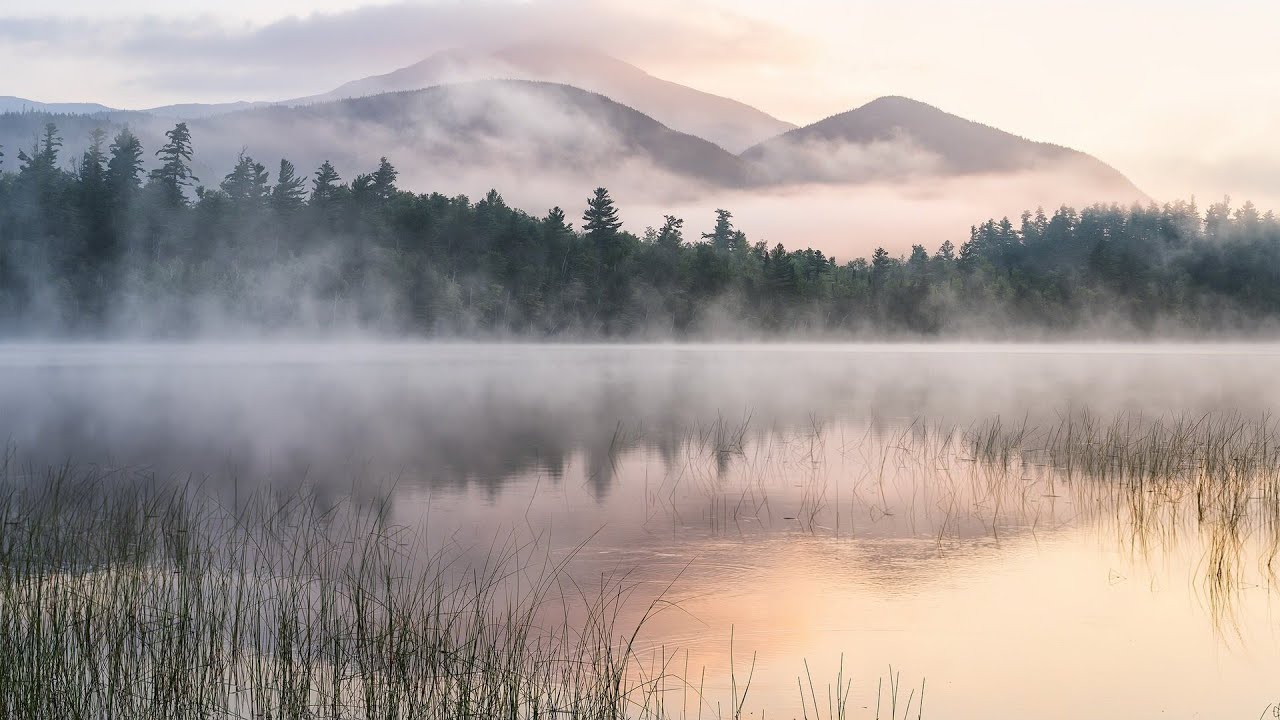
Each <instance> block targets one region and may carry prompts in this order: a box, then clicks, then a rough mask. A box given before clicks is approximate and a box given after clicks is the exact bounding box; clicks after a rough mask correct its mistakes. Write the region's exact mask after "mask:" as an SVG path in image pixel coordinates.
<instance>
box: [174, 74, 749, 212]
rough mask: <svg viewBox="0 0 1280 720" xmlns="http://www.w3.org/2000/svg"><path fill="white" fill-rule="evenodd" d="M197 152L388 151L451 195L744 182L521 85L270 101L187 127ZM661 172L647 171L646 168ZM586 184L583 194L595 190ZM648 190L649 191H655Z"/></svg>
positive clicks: (552, 93)
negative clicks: (467, 186) (494, 188)
mask: <svg viewBox="0 0 1280 720" xmlns="http://www.w3.org/2000/svg"><path fill="white" fill-rule="evenodd" d="M191 129H192V134H193V137H194V138H195V142H196V150H197V154H200V155H203V156H204V157H205V158H206V162H208V157H209V153H212V154H213V156H214V157H217V158H218V159H219V161H220V162H221V163H222V164H223V166H225V167H229V161H230V160H233V159H234V157H235V154H236V153H237V152H238V151H239V150H240V149H241V148H244V149H245V150H246V151H247V152H248V153H249V154H250V155H252V156H253V157H255V158H259V159H262V160H264V161H265V160H268V159H274V158H279V157H287V158H289V159H291V160H293V161H294V162H295V163H296V164H298V166H299V167H300V168H313V167H315V166H316V165H318V164H319V163H320V162H321V161H323V160H326V159H328V160H332V161H333V162H334V163H335V165H337V166H338V168H339V171H340V172H342V173H343V174H344V176H349V175H350V174H353V173H355V172H357V171H368V170H371V169H373V168H375V167H376V166H377V161H378V157H379V156H380V155H386V156H387V157H389V158H391V159H392V161H393V162H395V163H396V164H397V166H398V167H400V168H401V170H402V173H404V174H405V176H406V177H414V178H418V179H421V180H424V181H427V182H425V183H422V184H421V185H420V186H423V185H425V186H426V187H433V188H448V187H450V186H451V185H452V183H453V181H455V180H456V179H457V178H459V177H461V176H462V175H470V176H475V177H477V178H479V177H481V176H484V175H486V174H487V175H489V176H491V180H489V181H488V182H489V183H491V184H493V185H497V184H500V181H501V180H503V179H506V178H512V177H515V178H519V179H520V182H522V183H525V184H527V183H538V182H540V181H542V180H544V179H545V178H548V177H552V176H561V177H568V178H576V179H577V180H578V182H580V183H587V184H591V183H603V182H604V181H605V180H608V179H614V178H620V177H621V176H622V175H627V174H633V175H635V176H636V177H637V178H639V177H642V176H644V175H646V174H648V175H650V176H652V177H650V181H651V182H658V183H660V182H662V181H663V179H660V178H665V179H666V180H671V179H673V178H679V179H683V180H692V181H695V182H698V183H705V184H710V185H716V186H737V185H741V184H742V183H743V182H744V181H745V178H746V173H745V169H744V164H743V162H742V161H741V160H740V159H739V158H738V157H736V156H735V155H733V154H731V153H729V152H727V151H725V150H724V149H722V148H720V147H719V146H717V145H715V144H713V143H711V142H708V141H706V140H703V139H701V138H698V137H694V136H692V135H687V134H684V133H680V132H677V131H675V130H672V129H670V128H668V127H666V126H665V125H663V124H662V123H660V122H658V121H657V120H655V119H653V118H651V117H649V116H647V115H645V114H643V113H640V112H638V111H636V110H633V109H632V108H629V107H627V106H625V105H621V104H619V103H617V102H614V101H613V100H611V99H609V98H607V97H604V96H603V95H599V94H596V93H591V92H587V91H585V90H581V89H579V88H575V87H571V86H568V85H559V84H554V83H544V82H532V81H524V80H485V81H475V82H463V83H455V84H451V85H443V86H437V87H432V88H427V89H424V90H413V91H404V92H391V93H382V94H379V95H370V96H367V97H360V98H352V99H347V100H336V101H332V102H323V103H316V104H312V105H302V106H297V107H286V106H271V107H266V108H258V109H252V110H245V111H241V112H236V113H230V114H226V115H221V116H217V117H211V118H206V119H203V120H196V121H193V122H192V123H191ZM655 170H656V171H658V172H659V173H660V175H658V176H653V175H652V171H655ZM594 186H595V185H594V184H591V187H594ZM655 189H656V188H655Z"/></svg>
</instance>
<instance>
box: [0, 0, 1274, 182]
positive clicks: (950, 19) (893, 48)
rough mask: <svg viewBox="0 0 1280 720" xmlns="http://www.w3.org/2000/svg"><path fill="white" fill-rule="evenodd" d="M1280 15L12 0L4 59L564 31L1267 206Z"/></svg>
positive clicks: (198, 96)
mask: <svg viewBox="0 0 1280 720" xmlns="http://www.w3.org/2000/svg"><path fill="white" fill-rule="evenodd" d="M197 8H198V9H197ZM498 12H501V13H502V14H503V16H504V17H505V18H506V20H505V21H503V22H495V21H493V20H492V18H493V17H495V16H496V13H498ZM1277 23H1280V7H1277V6H1276V5H1275V4H1274V3H1267V2H1261V1H1252V0H1250V1H1245V0H1236V1H1234V2H1226V3H1216V4H1208V3H1201V4H1192V3H1185V2H1176V3H1154V2H1148V1H1147V0H1126V1H1124V2H1111V3H1103V2H1101V1H1100V0H1086V1H1085V2H1076V3H1069V4H1068V3H1056V4H1048V3H1017V2H1009V1H1008V0H980V1H979V2H973V3H965V4H963V6H961V5H958V4H955V3H945V2H931V1H929V0H911V1H909V2H900V3H886V2H867V1H865V0H863V1H857V2H837V1H836V0H796V1H795V2H791V3H786V4H785V5H783V4H779V3H774V2H766V1H765V0H738V1H735V2H729V1H728V0H697V1H696V2H692V3H686V2H679V3H677V2H674V1H672V0H663V1H662V2H656V3H647V4H645V6H644V7H643V8H641V7H638V6H635V5H634V4H632V3H624V2H617V1H613V0H606V1H604V2H585V1H583V0H529V1H527V2H499V1H496V0H489V1H487V2H482V3H465V4H458V3H445V2H357V1H354V0H325V1H323V2H306V3H303V2H294V1H288V2H276V3H270V4H264V3H251V2H247V1H243V0H235V1H230V2H219V3H212V2H200V3H194V2H193V3H182V4H180V5H175V4H173V3H163V2H160V1H159V0H126V1H124V2H115V3H110V4H104V3H97V2H88V1H87V0H71V1H69V2H64V3H59V4H57V5H56V6H55V5H46V4H36V3H27V2H13V1H12V0H11V1H9V2H6V3H3V5H2V6H0V63H3V64H4V65H5V66H6V67H21V68H23V71H22V72H20V73H10V74H8V77H6V83H5V88H4V91H5V92H6V93H7V94H12V95H18V96H22V97H27V98H31V99H35V100H40V101H46V102H48V101H77V102H88V101H93V102H100V103H103V104H106V105H111V106H123V107H149V106H154V105H160V104H166V103H174V102H216V101H229V100H239V99H249V100H253V99H278V98H280V97H287V96H297V95H305V94H309V93H316V92H323V91H325V90H328V89H330V88H332V87H334V86H336V85H338V84H340V83H342V82H346V81H349V80H353V79H356V78H358V77H360V76H363V75H368V74H375V73H380V72H387V71H390V70H392V69H394V68H396V67H400V66H403V65H406V64H409V63H412V62H415V61H417V60H420V59H422V58H423V57H425V56H427V55H429V54H430V53H432V52H435V51H438V50H442V49H446V48H449V47H456V46H459V45H473V44H484V43H492V44H500V43H504V42H512V41H528V40H530V39H539V40H546V39H547V38H552V37H554V38H557V39H561V40H565V41H571V42H576V43H589V44H592V45H595V46H597V47H599V48H600V49H602V50H605V51H607V52H609V53H610V54H613V55H615V56H617V57H619V58H621V59H623V60H627V61H629V62H634V63H636V64H638V65H640V66H641V67H643V68H644V69H646V70H648V71H650V72H652V73H654V74H655V75H657V76H659V77H662V78H664V79H669V80H672V81H675V82H679V83H683V84H686V85H690V86H692V87H695V88H698V89H701V90H705V91H708V92H713V93H717V94H720V95H725V96H728V97H732V98H735V99H739V100H741V101H743V102H746V103H749V104H751V105H754V106H756V107H759V108H760V109H762V110H764V111H766V112H769V113H771V114H773V115H774V116H776V117H778V118H780V119H783V120H787V121H789V122H792V123H795V124H797V125H802V124H806V123H809V122H813V121H815V120H819V119H821V118H823V117H825V116H827V115H830V114H833V113H837V112H842V111H844V110H847V109H849V108H851V107H855V106H858V105H861V104H862V103H864V102H866V101H868V100H871V99H873V98H875V97H878V96H881V95H889V94H901V95H907V96H910V97H914V98H917V99H921V100H924V101H926V102H930V103H932V104H935V105H938V106H940V107H943V108H945V109H947V110H949V111H951V112H954V113H957V114H959V115H962V116H964V117H969V118H972V119H975V120H978V121H980V122H984V123H987V124H991V125H994V126H997V127H1000V128H1002V129H1005V130H1008V131H1010V132H1013V133H1016V134H1019V135H1024V136H1027V137H1032V138H1036V139H1047V140H1051V141H1053V142H1056V143H1061V144H1064V145H1067V146H1070V147H1074V148H1077V149H1080V150H1082V151H1084V152H1087V153H1090V154H1092V155H1095V156H1097V157H1100V158H1102V159H1104V160H1105V161H1107V162H1109V163H1110V164H1112V165H1114V166H1115V167H1117V168H1119V169H1121V170H1122V171H1123V172H1125V173H1126V174H1127V175H1128V176H1129V177H1130V178H1131V179H1133V180H1134V182H1135V183H1136V184H1137V185H1138V187H1140V188H1142V189H1143V190H1145V191H1146V192H1147V193H1149V194H1151V195H1152V196H1153V197H1155V198H1156V199H1158V200H1168V199H1173V198H1186V197H1188V196H1190V195H1192V194H1195V195H1197V196H1198V197H1199V198H1200V199H1201V201H1202V202H1208V201H1211V200H1214V199H1217V198H1220V197H1221V196H1222V195H1224V194H1229V195H1231V196H1232V197H1233V198H1235V199H1236V200H1238V201H1239V200H1244V199H1252V200H1254V201H1255V202H1257V203H1258V204H1259V205H1262V206H1264V207H1274V206H1277V205H1280V191H1277V190H1276V188H1275V185H1274V183H1273V182H1270V179H1272V178H1274V177H1277V176H1278V175H1280V148H1277V146H1276V144H1275V143H1274V142H1273V138H1272V136H1271V131H1272V129H1273V128H1274V127H1275V126H1276V124H1277V122H1278V121H1280V90H1278V89H1277V88H1276V86H1275V84H1274V83H1272V82H1270V77H1269V75H1270V71H1271V69H1272V68H1273V67H1274V63H1275V60H1276V53H1277V51H1276V50H1275V48H1274V43H1273V42H1272V38H1271V34H1272V29H1273V28H1274V27H1276V25H1277ZM1086 37H1087V38H1088V39H1087V41H1084V40H1082V38H1086ZM1186 38H1195V42H1193V43H1188V42H1186V41H1185V39H1186Z"/></svg>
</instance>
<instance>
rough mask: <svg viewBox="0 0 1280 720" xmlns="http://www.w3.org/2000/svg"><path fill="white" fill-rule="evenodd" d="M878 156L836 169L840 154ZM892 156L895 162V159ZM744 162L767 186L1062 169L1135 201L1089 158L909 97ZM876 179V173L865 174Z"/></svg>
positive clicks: (831, 121)
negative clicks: (843, 151)
mask: <svg viewBox="0 0 1280 720" xmlns="http://www.w3.org/2000/svg"><path fill="white" fill-rule="evenodd" d="M848 147H856V148H866V149H877V150H879V152H878V153H869V154H864V155H863V156H862V157H860V158H857V159H858V160H862V162H861V163H858V162H851V163H848V164H847V165H846V166H845V167H841V165H840V163H839V162H836V161H833V156H837V155H838V153H839V150H840V149H841V148H848ZM895 151H896V153H897V155H896V156H895V154H894V153H895ZM742 157H743V159H744V160H747V161H748V162H751V163H753V164H755V165H756V166H757V167H760V168H761V172H764V173H765V174H766V176H768V179H769V180H770V181H774V182H794V181H850V182H859V181H865V180H868V179H875V178H874V177H865V176H862V175H860V173H866V172H868V171H875V170H880V171H881V172H880V173H878V175H880V176H882V177H883V176H884V175H886V174H889V175H893V174H898V175H902V176H908V175H910V174H911V173H913V172H915V173H927V174H938V175H945V176H955V175H975V174H997V173H1013V172H1021V171H1033V170H1054V169H1069V170H1071V171H1072V172H1077V173H1080V174H1082V175H1083V176H1092V177H1096V179H1097V180H1098V181H1099V182H1101V183H1103V184H1106V185H1108V186H1114V187H1116V188H1123V189H1125V190H1127V191H1132V193H1134V194H1138V195H1140V194H1141V191H1139V190H1138V189H1137V188H1136V187H1135V186H1133V184H1132V182H1130V181H1129V179H1128V178H1126V177H1125V176H1124V175H1122V174H1121V173H1120V172H1119V171H1118V170H1116V169H1115V168H1112V167H1111V166H1109V165H1107V164H1106V163H1103V162H1102V161H1101V160H1098V159H1097V158H1094V157H1093V156H1091V155H1088V154H1086V153H1083V152H1080V151H1078V150H1073V149H1071V148H1067V147H1063V146H1061V145H1054V144H1051V143H1045V142H1036V141H1033V140H1028V139H1026V138H1022V137H1019V136H1017V135H1014V134H1012V133H1008V132H1005V131H1003V130H1000V129H998V128H994V127H991V126H989V125H984V124H982V123H978V122H975V121H972V120H968V119H965V118H962V117H960V116H958V115H953V114H951V113H948V112H945V111H943V110H940V109H938V108H936V107H934V106H932V105H929V104H927V103H923V102H920V101H918V100H912V99H910V98H905V97H898V96H889V97H881V98H878V99H876V100H873V101H871V102H869V103H867V104H865V105H863V106H861V107H858V108H854V109H853V110H849V111H847V112H843V113H839V114H837V115H832V116H830V117H828V118H826V119H824V120H820V121H818V122H816V123H813V124H811V125H806V126H804V127H801V128H797V129H795V130H791V131H788V132H786V133H783V134H781V135H779V136H778V137H775V138H771V139H769V140H766V141H764V142H762V143H759V144H757V145H754V146H752V147H751V148H748V149H747V150H746V151H745V152H743V153H742ZM872 174H876V173H872Z"/></svg>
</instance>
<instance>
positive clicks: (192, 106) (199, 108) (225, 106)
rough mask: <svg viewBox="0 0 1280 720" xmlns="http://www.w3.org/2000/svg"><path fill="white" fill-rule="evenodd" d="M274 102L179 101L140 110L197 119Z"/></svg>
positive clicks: (173, 116)
mask: <svg viewBox="0 0 1280 720" xmlns="http://www.w3.org/2000/svg"><path fill="white" fill-rule="evenodd" d="M273 104H274V103H270V102H249V101H246V100H238V101H236V102H229V103H179V104H177V105H161V106H160V107H153V108H148V109H146V110H141V111H139V112H144V113H147V114H149V115H156V116H159V117H165V118H175V119H178V120H196V119H199V118H208V117H213V116H215V115H225V114H227V113H232V112H238V111H240V110H250V109H252V108H259V107H267V106H269V105H273Z"/></svg>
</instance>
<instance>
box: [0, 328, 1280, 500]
mask: <svg viewBox="0 0 1280 720" xmlns="http://www.w3.org/2000/svg"><path fill="white" fill-rule="evenodd" d="M1277 358H1280V346H1277V345H1272V344H1261V343H1259V344H1239V345H1210V344H1204V345H1133V346H1126V345H1114V344H1079V345H1018V344H996V345H973V344H964V343H943V344H932V345H909V344H885V345H875V344H860V345H801V344H773V345H508V344H472V343H458V344H413V343H392V344H377V343H374V344H360V343H352V344H296V345H272V344H263V345H254V344H249V345H225V344H171V345H166V344H117V345H95V344H74V343H73V344H63V345H56V344H53V345H44V344H29V345H21V344H19V345H7V346H4V347H3V349H0V368H3V373H0V400H2V401H3V405H4V407H5V408H6V409H7V412H5V413H4V415H3V417H0V437H5V438H8V440H9V442H10V443H11V444H12V445H13V446H14V448H15V449H16V450H17V451H18V454H19V455H20V456H21V457H23V458H29V459H31V460H35V461H38V462H42V463H44V462H50V463H58V462H61V461H64V460H71V461H74V462H80V463H114V464H117V465H124V466H135V465H142V466H147V467H152V468H155V469H157V470H158V471H161V472H162V474H163V473H165V472H182V473H188V472H196V473H211V474H216V475H222V474H228V473H231V474H236V475H239V476H241V479H242V480H250V479H260V478H264V477H278V476H284V477H289V476H294V475H297V474H298V473H306V474H308V475H310V476H311V477H312V479H315V478H316V477H317V476H323V475H324V474H325V473H327V472H330V471H331V470H332V469H333V468H342V469H343V470H342V473H345V472H346V471H347V469H348V468H350V467H368V468H369V469H370V470H371V471H372V470H375V469H376V470H377V471H378V472H380V473H383V474H400V473H405V474H407V476H408V477H411V478H413V477H418V478H420V479H421V481H423V482H426V483H428V484H433V483H442V482H447V481H461V480H467V479H474V480H477V481H481V482H486V483H501V482H502V481H503V480H504V478H505V476H507V475H509V474H512V473H516V472H519V471H522V470H526V469H529V468H531V467H556V466H558V465H559V464H562V463H563V462H565V460H566V459H567V457H568V456H570V455H572V454H573V453H575V452H578V451H588V452H595V451H607V450H608V448H609V447H610V445H611V444H614V443H616V442H618V440H619V438H630V437H636V438H643V440H642V442H644V443H648V444H659V445H660V444H662V443H663V442H668V443H670V442H676V441H677V439H678V438H679V437H680V436H681V435H682V434H684V433H688V432H692V431H695V430H697V429H699V428H703V427H706V426H708V425H711V424H715V423H722V424H726V425H733V426H745V427H746V429H747V430H748V431H750V432H752V433H760V432H767V431H769V430H773V429H783V430H785V429H792V428H795V427H804V426H808V425H810V424H812V423H814V422H830V421H849V420H855V421H867V420H877V421H881V420H886V421H903V420H906V421H908V422H909V421H911V420H913V419H927V420H929V421H932V422H943V423H949V424H952V425H956V426H959V427H965V426H968V425H971V424H975V423H980V422H983V421H986V420H989V419H991V418H994V417H1000V418H1003V419H1004V420H1005V421H1006V422H1009V421H1016V422H1024V421H1025V422H1026V423H1028V424H1030V425H1036V424H1047V423H1052V422H1056V421H1057V420H1058V419H1059V418H1060V417H1061V416H1062V415H1064V414H1065V413H1069V412H1070V411H1072V410H1089V411H1091V412H1094V413H1097V414H1098V415H1100V416H1102V417H1110V416H1112V415H1115V414H1116V413H1121V412H1128V413H1135V414H1140V415H1143V416H1147V417H1153V418H1155V417H1160V416H1162V415H1195V414H1203V413H1208V412H1214V411H1224V410H1228V411H1234V412H1239V413H1242V414H1245V415H1250V416H1258V417H1261V416H1262V415H1263V414H1265V413H1267V412H1268V411H1269V410H1270V409H1271V408H1274V407H1276V405H1277V402H1278V401H1280V386H1277V385H1275V384H1274V383H1273V382H1271V377H1272V373H1273V370H1274V363H1275V362H1276V360H1277ZM637 441H638V442H641V441H640V440H637ZM342 473H340V474H342Z"/></svg>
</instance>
